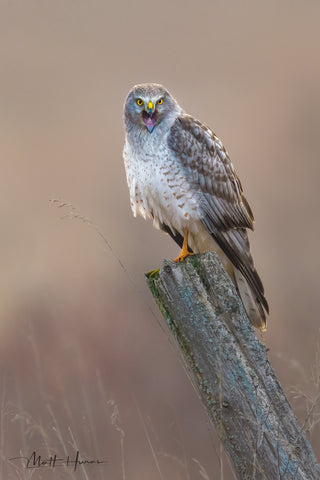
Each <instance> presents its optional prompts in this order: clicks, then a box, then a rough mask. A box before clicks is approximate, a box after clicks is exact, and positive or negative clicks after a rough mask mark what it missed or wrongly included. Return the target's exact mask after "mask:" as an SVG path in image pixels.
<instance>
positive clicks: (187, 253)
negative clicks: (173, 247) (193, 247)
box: [173, 249, 194, 263]
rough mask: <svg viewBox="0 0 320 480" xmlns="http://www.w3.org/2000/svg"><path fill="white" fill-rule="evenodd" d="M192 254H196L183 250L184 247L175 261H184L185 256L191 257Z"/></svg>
mask: <svg viewBox="0 0 320 480" xmlns="http://www.w3.org/2000/svg"><path fill="white" fill-rule="evenodd" d="M190 255H194V254H193V253H191V252H189V251H188V250H187V251H186V252H183V249H182V250H181V252H180V255H179V257H177V258H175V259H174V260H173V261H174V262H176V263H180V262H183V260H184V259H185V258H187V257H189V256H190Z"/></svg>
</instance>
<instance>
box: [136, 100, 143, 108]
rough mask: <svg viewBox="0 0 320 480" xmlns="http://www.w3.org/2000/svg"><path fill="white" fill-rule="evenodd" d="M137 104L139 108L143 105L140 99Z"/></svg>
mask: <svg viewBox="0 0 320 480" xmlns="http://www.w3.org/2000/svg"><path fill="white" fill-rule="evenodd" d="M137 104H138V105H139V107H141V105H143V100H141V98H138V100H137Z"/></svg>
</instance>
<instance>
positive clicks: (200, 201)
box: [123, 83, 268, 330]
mask: <svg viewBox="0 0 320 480" xmlns="http://www.w3.org/2000/svg"><path fill="white" fill-rule="evenodd" d="M124 124H125V134H126V136H125V145H124V153H123V155H124V163H125V168H126V175H127V181H128V186H129V190H130V200H131V208H132V211H133V215H134V216H136V215H142V217H144V218H145V219H147V218H150V219H153V224H154V226H155V227H156V228H160V229H161V230H163V231H164V232H166V233H169V234H170V235H171V237H172V238H173V239H174V240H175V241H176V242H177V243H178V244H179V245H180V247H181V248H182V250H181V253H180V255H179V257H178V258H177V259H176V261H182V260H183V259H184V258H185V257H186V256H188V255H190V253H191V252H194V253H203V252H205V251H207V250H213V251H215V252H217V253H218V255H219V257H220V259H221V261H222V264H223V266H224V268H225V269H226V271H227V273H228V274H229V276H230V277H231V279H232V281H233V282H234V283H235V285H236V287H237V290H238V293H239V295H240V297H241V299H242V302H243V304H244V307H245V309H246V311H247V314H248V317H249V319H250V321H251V323H252V324H253V325H254V326H255V327H258V328H260V329H261V330H265V326H266V315H265V312H268V303H267V301H266V298H265V296H264V289H263V285H262V282H261V280H260V277H259V275H258V273H257V271H256V269H255V267H254V264H253V259H252V256H251V253H250V245H249V241H248V235H247V230H246V229H247V228H250V229H253V222H254V218H253V214H252V211H251V208H250V206H249V204H248V202H247V200H246V199H245V197H244V195H243V193H242V187H241V183H240V180H239V178H238V177H237V175H236V173H235V171H234V168H233V165H232V163H231V161H230V158H229V156H228V153H227V152H226V150H225V148H224V147H223V145H222V143H221V141H220V140H219V138H218V137H217V136H216V135H215V134H214V133H213V131H212V130H210V128H208V127H207V126H205V125H204V124H203V123H201V122H199V121H198V120H196V119H195V118H193V117H192V116H190V115H187V114H186V113H185V112H184V111H183V109H182V108H181V107H180V105H179V104H178V103H177V101H176V100H175V99H174V98H173V96H172V95H171V94H170V93H169V92H168V90H166V89H165V88H164V87H163V86H162V85H157V84H154V83H148V84H143V85H136V86H135V87H133V88H132V90H131V91H130V92H129V94H128V97H127V99H126V102H125V106H124Z"/></svg>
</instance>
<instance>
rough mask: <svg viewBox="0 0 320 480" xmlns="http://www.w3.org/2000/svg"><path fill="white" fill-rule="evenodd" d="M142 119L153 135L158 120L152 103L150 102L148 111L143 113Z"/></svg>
mask: <svg viewBox="0 0 320 480" xmlns="http://www.w3.org/2000/svg"><path fill="white" fill-rule="evenodd" d="M142 119H143V122H144V124H145V126H146V127H147V129H148V130H149V133H152V130H153V129H154V125H155V123H156V119H157V112H156V111H155V107H154V104H153V103H152V102H148V105H147V108H146V110H144V111H143V112H142Z"/></svg>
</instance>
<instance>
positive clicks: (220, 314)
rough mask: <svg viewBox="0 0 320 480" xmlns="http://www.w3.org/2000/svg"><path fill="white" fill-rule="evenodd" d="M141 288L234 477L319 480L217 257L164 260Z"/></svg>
mask: <svg viewBox="0 0 320 480" xmlns="http://www.w3.org/2000/svg"><path fill="white" fill-rule="evenodd" d="M148 284H149V288H150V290H151V292H152V294H153V296H154V298H155V300H156V302H157V304H158V306H159V308H160V310H161V312H162V314H163V315H164V317H165V318H166V321H167V324H168V326H169V328H170V330H171V332H172V334H173V335H174V337H175V339H176V340H177V342H178V344H179V346H180V349H181V350H182V352H183V356H184V359H185V363H186V365H187V368H188V370H189V372H190V374H191V378H192V381H193V383H194V384H195V385H196V387H197V389H198V391H199V393H200V396H201V399H202V402H203V404H204V406H205V408H206V410H207V412H208V415H209V417H210V419H211V422H212V423H213V425H214V427H215V429H216V431H217V434H218V436H219V438H220V440H221V441H222V443H223V445H224V448H225V450H226V452H227V454H228V456H229V458H230V460H231V464H232V465H233V469H234V472H235V474H236V475H237V477H238V478H239V479H250V480H260V479H267V480H273V479H279V480H280V479H281V480H282V479H285V480H287V479H288V480H302V479H303V480H319V479H320V466H319V464H318V463H317V460H316V458H315V455H314V453H313V451H312V448H311V446H310V443H309V442H308V440H307V439H306V436H305V433H304V432H303V431H302V430H301V429H300V427H299V424H298V422H297V419H296V417H295V415H294V413H293V411H292V409H291V407H290V405H289V403H288V401H287V399H286V397H285V395H284V393H283V390H282V387H281V385H280V383H279V381H278V380H277V377H276V375H275V373H274V371H273V369H272V367H271V365H270V363H269V360H268V357H267V350H266V348H265V346H264V345H262V343H261V342H260V341H259V339H258V337H257V335H256V332H255V330H254V328H253V327H252V325H251V324H250V322H249V320H248V318H247V315H246V313H245V310H244V308H243V305H242V302H241V300H240V298H239V297H238V295H237V291H236V289H235V287H234V285H233V283H232V282H231V280H230V278H229V277H228V275H227V274H226V272H225V270H224V269H223V267H222V265H221V263H220V260H219V258H218V257H217V255H216V254H214V253H213V252H207V253H205V254H203V255H193V256H190V257H188V258H187V259H186V260H185V261H183V262H182V263H174V262H173V261H168V260H164V262H163V268H162V269H161V270H160V271H159V272H157V273H155V272H153V273H152V274H150V275H149V276H148Z"/></svg>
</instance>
